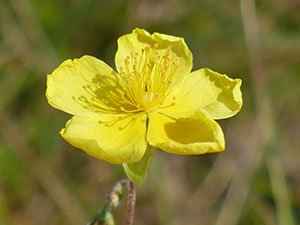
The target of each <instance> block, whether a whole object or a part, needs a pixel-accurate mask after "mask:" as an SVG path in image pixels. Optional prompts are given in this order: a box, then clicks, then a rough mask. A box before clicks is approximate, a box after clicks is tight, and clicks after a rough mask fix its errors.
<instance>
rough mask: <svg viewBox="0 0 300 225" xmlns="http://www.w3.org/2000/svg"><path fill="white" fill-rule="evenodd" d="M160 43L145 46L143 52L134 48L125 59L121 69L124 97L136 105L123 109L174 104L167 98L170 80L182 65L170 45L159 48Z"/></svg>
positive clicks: (147, 108) (162, 106) (149, 108)
mask: <svg viewBox="0 0 300 225" xmlns="http://www.w3.org/2000/svg"><path fill="white" fill-rule="evenodd" d="M158 47H159V45H158V44H157V43H156V44H154V45H153V46H146V47H145V48H142V49H141V51H140V52H131V53H130V55H128V56H127V57H126V58H125V59H124V69H123V71H120V72H119V78H120V79H119V80H120V84H121V86H122V89H120V90H119V92H120V95H121V97H122V99H123V100H124V101H125V102H126V103H128V104H130V105H131V106H134V108H135V109H130V110H129V109H125V108H124V107H121V108H120V109H121V111H123V112H138V111H145V112H147V113H148V112H152V111H154V110H156V109H158V108H167V107H170V106H174V105H175V101H174V100H175V98H174V97H173V100H172V102H171V103H169V104H165V103H164V100H165V99H166V97H167V96H169V95H170V92H171V89H170V84H171V83H172V80H173V76H174V73H175V71H176V70H177V68H178V65H179V59H178V58H177V57H176V55H175V54H173V53H172V51H171V50H170V49H167V50H166V51H165V52H161V51H158Z"/></svg>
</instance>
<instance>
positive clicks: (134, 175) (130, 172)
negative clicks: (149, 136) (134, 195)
mask: <svg viewBox="0 0 300 225" xmlns="http://www.w3.org/2000/svg"><path fill="white" fill-rule="evenodd" d="M155 149H156V148H155V147H153V146H151V145H148V147H147V150H146V153H145V155H144V157H143V158H142V160H141V161H139V162H136V163H123V168H124V170H125V173H126V174H127V177H128V178H129V179H130V180H131V181H132V182H133V183H134V185H136V186H137V185H139V184H140V183H141V182H142V181H143V179H144V178H145V176H146V175H147V172H148V169H149V167H150V165H151V162H152V159H153V155H154V151H155Z"/></svg>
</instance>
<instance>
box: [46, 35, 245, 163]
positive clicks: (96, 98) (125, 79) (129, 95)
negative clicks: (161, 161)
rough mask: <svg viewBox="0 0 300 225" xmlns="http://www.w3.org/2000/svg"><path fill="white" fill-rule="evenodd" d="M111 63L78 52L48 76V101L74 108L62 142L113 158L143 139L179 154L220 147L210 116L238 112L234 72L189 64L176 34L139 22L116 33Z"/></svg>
mask: <svg viewBox="0 0 300 225" xmlns="http://www.w3.org/2000/svg"><path fill="white" fill-rule="evenodd" d="M115 65H116V70H117V72H115V70H114V69H112V68H111V67H109V66H108V65H107V64H105V63H104V62H102V61H100V60H98V59H96V58H94V57H92V56H83V57H82V58H80V59H74V60H66V61H65V62H63V63H62V64H61V65H60V66H59V67H58V68H57V69H56V70H54V72H53V73H52V74H49V75H48V76H47V91H46V97H47V99H48V102H49V104H50V105H52V106H53V107H55V108H57V109H60V110H62V111H64V112H66V113H69V114H71V115H73V117H72V118H71V119H70V120H69V121H68V122H67V123H66V127H65V128H63V129H62V130H61V131H60V134H61V136H62V137H63V138H64V139H65V140H66V141H67V142H69V143H70V144H71V145H73V146H75V147H77V148H79V149H82V150H84V151H86V152H87V153H88V154H90V155H91V156H93V157H96V158H98V159H102V160H106V161H108V162H110V163H115V164H118V163H124V162H125V163H133V162H138V161H139V160H141V159H142V157H143V155H144V154H145V151H146V148H147V145H148V144H150V145H151V146H154V147H157V148H160V149H162V150H164V151H167V152H170V153H176V154H184V155H185V154H186V155H194V154H195V155H196V154H204V153H210V152H219V151H223V150H224V148H225V141H224V135H223V132H222V129H221V128H220V126H219V125H218V123H216V122H215V121H214V120H216V119H224V118H228V117H231V116H233V115H235V114H236V113H237V112H239V110H240V108H241V106H242V96H241V91H240V86H241V80H240V79H231V78H229V77H227V76H226V75H221V74H219V73H216V72H213V71H212V70H210V69H200V70H196V71H194V72H191V69H192V53H191V52H190V50H189V49H188V47H187V46H186V44H185V42H184V40H183V38H178V37H174V36H170V35H165V34H159V33H154V34H152V35H151V34H149V33H148V32H147V31H145V30H142V29H135V30H133V32H132V33H131V34H127V35H124V36H122V37H120V38H119V39H118V51H117V53H116V57H115Z"/></svg>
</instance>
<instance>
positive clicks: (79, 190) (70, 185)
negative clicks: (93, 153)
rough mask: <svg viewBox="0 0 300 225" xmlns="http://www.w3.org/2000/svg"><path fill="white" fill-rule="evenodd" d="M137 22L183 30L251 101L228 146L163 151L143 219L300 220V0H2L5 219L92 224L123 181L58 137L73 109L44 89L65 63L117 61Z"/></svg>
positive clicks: (165, 223) (0, 169)
mask: <svg viewBox="0 0 300 225" xmlns="http://www.w3.org/2000/svg"><path fill="white" fill-rule="evenodd" d="M135 27H140V28H145V29H147V30H148V31H150V32H154V31H157V32H161V33H167V34H173V35H175V36H181V37H184V38H185V40H186V42H187V44H188V46H189V48H190V49H191V51H192V52H193V55H194V70H196V69H199V68H201V67H209V68H211V69H213V70H215V71H218V72H221V73H226V74H228V75H230V76H231V77H240V78H242V79H243V87H242V91H243V99H244V106H243V109H242V111H241V112H240V113H239V114H238V115H237V116H235V117H233V118H231V119H229V120H224V121H220V124H221V125H222V127H223V130H224V132H225V136H226V141H227V147H226V151H225V152H223V153H219V154H211V155H203V156H179V155H171V154H167V153H165V152H163V151H160V150H158V151H157V152H156V154H155V158H154V162H153V164H152V167H151V170H150V174H149V176H148V178H147V180H146V182H145V183H144V184H143V185H141V186H140V187H138V189H137V194H138V196H137V208H136V220H135V224H147V225H158V224H160V225H182V224H186V225H200V224H203V225H210V224H216V225H235V224H240V225H261V224H265V225H296V224H300V176H299V174H300V163H299V159H300V144H299V143H300V142H299V140H300V120H299V114H300V104H299V97H300V2H299V0H285V1H282V0H265V1H263V0H257V1H254V0H240V1H236V0H226V1H221V0H219V1H217V0H190V1H184V0H165V1H158V0H156V1H155V0H153V1H147V0H131V1H125V0H28V1H26V0H0V224H1V225H2V224H3V225H6V224H7V225H11V224H22V225H29V224H30V225H50V224H57V225H59V224H73V225H81V224H84V223H85V221H87V220H88V219H89V218H91V217H92V216H93V215H94V214H95V213H96V212H97V210H98V209H99V208H100V206H101V204H102V203H103V202H104V200H105V198H106V195H107V194H108V193H109V192H110V190H111V187H112V186H113V185H114V184H115V182H116V181H118V180H119V179H121V178H124V176H125V175H124V172H123V171H122V168H121V167H120V166H113V165H110V164H108V163H106V162H103V161H98V160H96V159H93V158H91V157H89V156H88V155H86V154H85V153H83V152H82V151H79V150H76V149H74V148H73V147H71V146H70V145H68V144H67V143H65V142H64V141H63V140H62V139H61V138H60V137H59V135H58V131H59V130H60V129H61V128H62V127H63V126H64V123H65V122H66V121H67V119H68V118H70V116H69V115H66V114H64V113H62V112H60V111H57V110H54V109H53V108H52V107H50V106H49V105H48V104H47V102H46V99H45V97H44V92H45V81H46V74H47V73H50V72H52V70H53V69H54V68H56V67H57V66H58V65H59V63H60V62H62V61H63V60H65V59H68V58H75V57H80V56H82V55H85V54H89V55H93V56H96V57H98V58H100V59H102V60H103V61H105V62H107V63H108V64H109V65H111V66H113V67H114V63H113V61H114V54H115V52H116V48H117V46H116V40H117V38H118V37H119V36H121V35H123V34H125V33H129V32H131V30H132V29H133V28H135ZM115 215H116V220H117V224H122V223H123V221H124V217H125V204H124V203H123V204H122V206H121V208H119V209H117V210H116V211H115Z"/></svg>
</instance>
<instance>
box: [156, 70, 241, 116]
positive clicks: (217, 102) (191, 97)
mask: <svg viewBox="0 0 300 225" xmlns="http://www.w3.org/2000/svg"><path fill="white" fill-rule="evenodd" d="M241 83H242V81H241V80H240V79H231V78H229V77H228V76H226V75H224V74H219V73H217V72H214V71H212V70H210V69H200V70H197V71H195V72H192V73H191V74H189V75H188V76H187V77H186V79H185V80H184V82H183V84H182V86H181V88H180V90H179V91H178V92H177V93H175V94H174V95H175V96H176V106H175V107H170V108H167V109H164V110H160V111H161V112H162V113H166V112H167V113H171V112H173V113H175V114H187V113H192V112H195V111H197V110H199V109H203V110H205V111H206V112H208V113H209V115H210V117H211V118H213V119H224V118H228V117H231V116H234V115H235V114H236V113H238V112H239V111H240V109H241V107H242V93H241V90H240V87H241Z"/></svg>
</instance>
